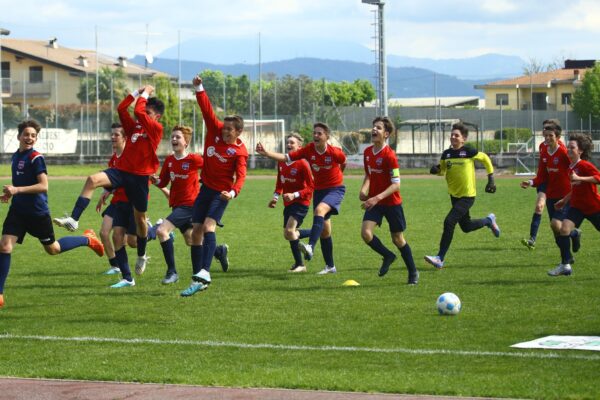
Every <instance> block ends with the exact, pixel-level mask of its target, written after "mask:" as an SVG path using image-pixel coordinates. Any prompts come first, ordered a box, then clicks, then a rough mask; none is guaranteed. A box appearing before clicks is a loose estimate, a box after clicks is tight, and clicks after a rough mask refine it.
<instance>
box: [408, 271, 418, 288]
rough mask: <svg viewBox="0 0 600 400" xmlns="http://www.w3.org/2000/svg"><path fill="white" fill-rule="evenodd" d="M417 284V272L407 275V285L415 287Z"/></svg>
mask: <svg viewBox="0 0 600 400" xmlns="http://www.w3.org/2000/svg"><path fill="white" fill-rule="evenodd" d="M417 283H419V271H415V273H414V274H411V273H409V274H408V284H409V285H416V284H417Z"/></svg>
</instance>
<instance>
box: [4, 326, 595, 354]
mask: <svg viewBox="0 0 600 400" xmlns="http://www.w3.org/2000/svg"><path fill="white" fill-rule="evenodd" d="M1 339H11V340H39V341H48V342H89V343H118V344H156V345H171V344H175V345H182V346H204V347H233V348H238V349H273V350H294V351H295V350H299V351H331V352H364V353H400V354H417V355H437V354H439V355H450V356H470V357H517V358H540V359H548V358H550V359H576V360H590V361H600V356H595V355H592V356H590V355H580V354H557V353H524V352H513V351H510V352H508V351H507V352H502V351H476V350H443V349H405V348H387V349H386V348H373V347H353V346H349V347H346V346H298V345H288V344H271V343H235V342H215V341H211V340H168V339H167V340H164V339H139V338H138V339H121V338H108V337H107V338H103V337H91V336H80V337H62V336H37V335H13V334H11V333H4V334H0V340H1Z"/></svg>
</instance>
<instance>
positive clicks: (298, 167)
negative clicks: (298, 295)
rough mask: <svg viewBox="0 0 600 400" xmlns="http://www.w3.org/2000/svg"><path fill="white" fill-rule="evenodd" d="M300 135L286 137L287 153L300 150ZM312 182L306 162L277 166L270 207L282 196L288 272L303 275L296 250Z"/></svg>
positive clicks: (312, 188) (311, 189)
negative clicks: (289, 259)
mask: <svg viewBox="0 0 600 400" xmlns="http://www.w3.org/2000/svg"><path fill="white" fill-rule="evenodd" d="M303 141H304V140H303V139H302V136H300V135H298V134H296V133H293V134H291V135H289V136H288V138H287V149H288V151H290V152H292V151H296V150H298V149H299V148H300V147H302V142H303ZM314 189H315V183H314V180H313V177H312V173H311V172H310V166H309V165H308V162H307V161H306V160H298V161H290V162H279V163H278V165H277V183H276V185H275V192H274V193H273V199H271V201H270V202H269V207H270V208H275V205H276V204H277V201H278V200H279V197H280V196H281V195H282V194H283V204H284V206H285V207H284V209H283V237H284V238H285V239H286V240H289V242H290V248H291V249H292V255H293V256H294V264H293V265H292V268H290V270H289V272H306V266H305V265H304V262H303V261H302V253H301V251H300V246H299V244H300V238H301V235H300V232H299V231H298V228H299V227H300V226H301V225H302V221H304V217H306V214H307V213H308V205H309V204H310V200H311V199H312V195H313V191H314Z"/></svg>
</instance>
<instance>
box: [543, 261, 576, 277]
mask: <svg viewBox="0 0 600 400" xmlns="http://www.w3.org/2000/svg"><path fill="white" fill-rule="evenodd" d="M572 273H573V270H572V269H571V265H570V264H558V265H557V266H556V268H554V269H551V270H550V271H548V275H550V276H559V275H565V276H569V275H571V274H572Z"/></svg>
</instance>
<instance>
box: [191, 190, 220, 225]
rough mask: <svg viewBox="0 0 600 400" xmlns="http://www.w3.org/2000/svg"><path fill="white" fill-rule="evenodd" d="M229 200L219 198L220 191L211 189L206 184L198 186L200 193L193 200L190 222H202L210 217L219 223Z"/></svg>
mask: <svg viewBox="0 0 600 400" xmlns="http://www.w3.org/2000/svg"><path fill="white" fill-rule="evenodd" d="M227 204H229V202H228V201H227V200H223V199H221V192H219V191H217V190H214V189H211V188H209V187H207V186H206V185H202V186H201V187H200V193H198V196H197V197H196V201H194V209H193V212H192V223H194V224H203V223H204V220H205V219H206V217H208V218H212V219H214V220H215V221H217V224H219V225H221V218H223V214H225V209H226V208H227Z"/></svg>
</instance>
